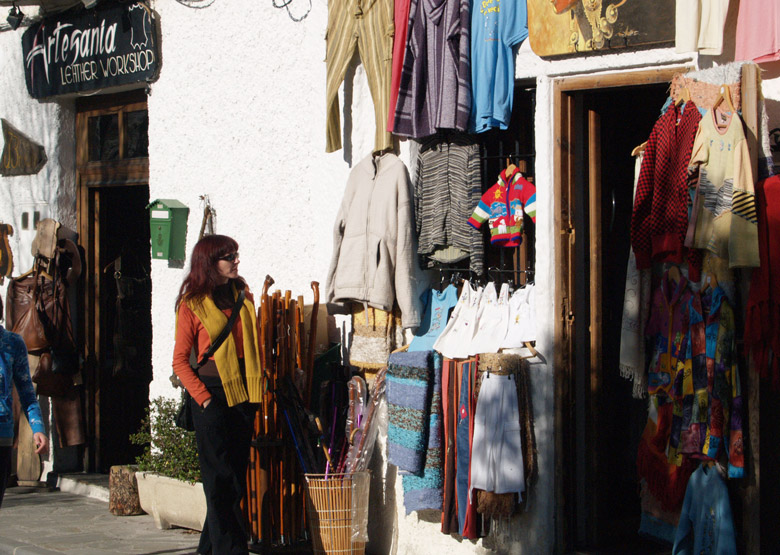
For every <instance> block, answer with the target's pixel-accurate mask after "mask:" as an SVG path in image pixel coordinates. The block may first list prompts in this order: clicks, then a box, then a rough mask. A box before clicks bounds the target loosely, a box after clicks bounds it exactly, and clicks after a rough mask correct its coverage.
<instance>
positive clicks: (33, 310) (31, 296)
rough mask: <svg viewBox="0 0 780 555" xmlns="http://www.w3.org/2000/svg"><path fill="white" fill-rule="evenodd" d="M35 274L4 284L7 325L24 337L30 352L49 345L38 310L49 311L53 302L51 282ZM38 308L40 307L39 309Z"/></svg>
mask: <svg viewBox="0 0 780 555" xmlns="http://www.w3.org/2000/svg"><path fill="white" fill-rule="evenodd" d="M38 279H39V278H38V276H36V274H35V273H31V274H27V275H24V276H20V277H18V278H14V279H12V280H11V283H10V284H9V285H8V295H7V297H6V305H7V306H6V322H7V323H8V328H9V329H10V330H11V331H13V332H14V333H18V334H19V335H21V336H22V339H24V344H25V345H27V350H28V351H30V352H35V351H42V350H44V349H48V348H49V346H50V343H49V340H48V339H47V337H46V329H45V328H44V325H43V323H42V322H41V309H42V310H43V311H45V310H46V307H47V306H48V307H49V309H50V310H51V308H52V305H53V304H54V292H55V291H54V282H53V281H52V280H48V283H47V280H46V278H45V277H44V276H41V277H40V280H41V284H40V285H39V284H38ZM39 307H40V308H39Z"/></svg>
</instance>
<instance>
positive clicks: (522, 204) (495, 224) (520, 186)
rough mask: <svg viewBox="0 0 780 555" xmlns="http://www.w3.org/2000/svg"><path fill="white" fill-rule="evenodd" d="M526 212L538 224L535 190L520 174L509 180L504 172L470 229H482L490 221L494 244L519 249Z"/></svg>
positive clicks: (486, 195) (477, 208)
mask: <svg viewBox="0 0 780 555" xmlns="http://www.w3.org/2000/svg"><path fill="white" fill-rule="evenodd" d="M507 184H509V186H507ZM507 191H508V193H507ZM523 212H525V213H526V214H528V216H530V218H531V220H533V221H534V223H536V187H534V185H533V183H531V182H530V181H528V180H527V179H525V178H524V177H523V174H521V173H520V171H519V170H517V169H515V170H513V171H512V173H511V174H510V175H508V176H507V175H506V170H502V171H501V174H500V175H499V176H498V182H497V183H496V184H495V185H493V186H492V187H491V188H490V189H488V190H487V192H486V193H485V194H484V195H482V199H481V200H480V201H479V204H478V205H477V207H476V208H475V209H474V213H473V214H471V217H470V218H469V225H471V226H472V227H474V228H476V229H479V228H480V227H481V226H482V224H483V223H485V220H488V219H489V220H490V242H491V244H493V245H499V246H502V247H516V246H518V245H519V244H520V243H522V242H523Z"/></svg>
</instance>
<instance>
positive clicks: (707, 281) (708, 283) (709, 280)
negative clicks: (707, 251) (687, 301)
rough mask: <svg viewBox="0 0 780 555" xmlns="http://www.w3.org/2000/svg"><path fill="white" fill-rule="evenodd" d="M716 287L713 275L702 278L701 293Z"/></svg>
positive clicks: (716, 282)
mask: <svg viewBox="0 0 780 555" xmlns="http://www.w3.org/2000/svg"><path fill="white" fill-rule="evenodd" d="M717 286H718V278H716V277H715V275H714V274H710V275H708V276H707V277H706V278H704V285H702V288H701V290H702V292H704V291H706V290H707V288H712V289H715V288H716V287H717Z"/></svg>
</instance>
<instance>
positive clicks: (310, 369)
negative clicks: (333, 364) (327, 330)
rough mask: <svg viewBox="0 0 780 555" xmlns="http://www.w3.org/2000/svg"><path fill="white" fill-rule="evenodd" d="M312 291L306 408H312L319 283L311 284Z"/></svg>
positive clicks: (305, 396) (304, 398)
mask: <svg viewBox="0 0 780 555" xmlns="http://www.w3.org/2000/svg"><path fill="white" fill-rule="evenodd" d="M311 289H312V291H313V292H314V302H313V303H312V305H311V318H310V319H309V345H308V348H307V349H306V367H305V368H304V372H305V373H306V390H305V391H304V394H303V400H304V402H305V403H306V408H309V407H310V406H311V385H312V380H313V377H314V348H315V346H316V344H317V312H318V311H319V305H320V284H319V282H317V281H312V282H311Z"/></svg>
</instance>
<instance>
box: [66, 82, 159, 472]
mask: <svg viewBox="0 0 780 555" xmlns="http://www.w3.org/2000/svg"><path fill="white" fill-rule="evenodd" d="M76 133H77V149H76V157H77V179H78V215H79V234H80V242H81V245H82V247H83V248H84V253H85V258H86V271H85V273H84V275H85V280H84V294H83V313H82V318H81V320H80V321H81V323H82V325H81V334H82V337H83V344H84V352H85V361H86V362H85V370H84V381H85V390H86V402H85V405H86V406H85V408H86V424H87V436H88V445H87V450H86V453H85V467H86V468H87V469H88V470H90V471H98V472H108V470H109V468H110V466H112V465H114V464H126V463H132V462H134V460H135V456H136V455H137V454H139V452H140V451H139V448H138V447H136V446H133V445H131V444H130V442H129V439H128V436H129V434H131V433H134V432H136V431H137V430H138V428H139V425H140V421H141V418H142V417H143V413H144V410H145V408H146V406H147V405H148V397H149V382H150V381H151V379H152V373H151V278H150V270H151V261H150V249H149V235H150V234H149V225H148V216H147V213H146V208H145V207H146V205H147V204H148V202H149V160H148V115H147V109H146V97H145V94H144V93H143V91H134V92H131V93H125V94H122V95H116V96H106V97H98V98H90V99H82V100H80V101H79V103H78V104H77V118H76ZM118 260H119V261H121V265H120V264H119V262H117V261H118ZM128 280H130V281H128ZM120 283H122V284H124V285H120ZM121 287H129V288H130V289H131V294H132V295H134V298H133V299H132V301H121V302H120V303H119V304H118V303H117V296H118V294H119V289H120V288H121ZM126 293H127V291H125V294H126ZM123 306H124V307H125V308H122V307H123ZM130 312H132V317H131V319H130V321H131V322H132V325H130V326H128V325H127V322H128V320H127V319H128V314H129V313H130ZM120 314H121V317H120ZM120 321H121V322H124V325H123V326H121V325H119V322H120ZM128 327H129V328H130V331H129V332H125V335H128V334H129V333H132V334H134V335H133V337H132V341H131V342H128V341H127V337H124V338H123V337H121V334H118V333H117V331H118V329H124V328H128ZM128 343H132V345H128ZM128 354H131V356H132V358H133V360H132V363H131V364H129V365H128V364H119V362H118V361H122V362H127V360H126V359H127V356H128Z"/></svg>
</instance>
